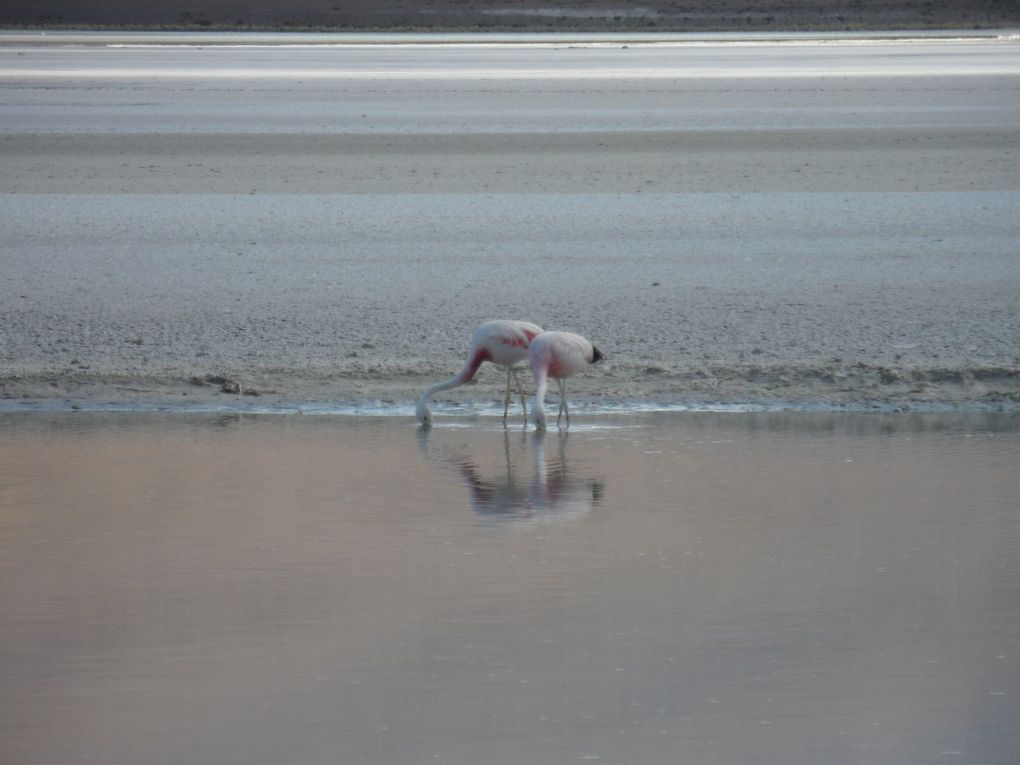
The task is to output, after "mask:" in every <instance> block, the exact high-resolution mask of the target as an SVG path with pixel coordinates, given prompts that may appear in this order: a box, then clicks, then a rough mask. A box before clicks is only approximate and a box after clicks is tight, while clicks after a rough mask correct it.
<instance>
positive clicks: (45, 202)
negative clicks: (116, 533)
mask: <svg viewBox="0 0 1020 765" xmlns="http://www.w3.org/2000/svg"><path fill="white" fill-rule="evenodd" d="M112 39H113V40H115V39H116V38H112ZM752 42H753V44H747V45H744V44H738V43H733V42H719V41H716V42H709V43H705V42H703V43H700V44H688V45H683V44H677V43H675V42H674V43H661V42H660V43H657V44H655V45H647V46H642V45H634V44H630V45H629V47H626V48H625V47H623V45H622V44H621V45H617V46H614V45H609V44H599V45H582V46H579V47H573V48H572V47H571V46H569V45H568V44H566V43H560V44H556V45H521V44H518V45H503V46H499V45H496V46H488V47H484V46H483V47H481V48H479V47H478V46H471V45H439V46H435V45H433V46H425V47H422V46H413V45H412V46H408V45H399V46H387V45H372V46H350V45H347V46H339V47H335V46H334V47H330V46H322V45H319V46H315V47H296V48H292V47H279V46H262V47H256V48H245V47H242V48H228V47H222V46H209V47H196V48H173V47H170V48H167V47H145V46H142V47H129V48H110V47H105V46H104V45H102V44H92V45H88V46H80V45H70V46H64V45H53V44H52V43H49V44H47V45H46V46H45V47H42V46H34V45H32V44H29V43H25V42H23V40H22V39H21V38H16V39H13V41H12V40H8V39H5V40H4V45H3V46H0V87H2V88H3V91H4V93H5V94H6V95H7V97H6V98H5V99H4V100H3V101H2V103H0V146H2V147H3V150H2V152H0V172H2V174H3V177H4V191H5V194H4V195H3V196H0V220H2V221H3V224H4V225H3V227H2V228H3V231H2V233H0V239H2V246H3V251H2V254H0V259H2V265H3V272H4V277H5V278H4V279H3V280H0V395H2V396H3V400H4V401H5V402H6V403H5V404H4V406H5V407H7V408H10V407H11V406H15V407H16V406H18V405H20V402H22V401H40V400H41V401H48V402H59V403H60V404H61V405H66V406H82V405H91V404H96V403H97V402H99V403H103V402H105V403H107V404H111V405H122V404H125V403H131V402H134V403H136V404H138V405H139V406H146V407H147V406H184V407H186V406H191V405H194V404H195V403H198V404H200V405H207V404H216V403H223V404H225V405H228V406H241V405H244V404H245V402H246V401H247V399H246V398H245V397H243V396H241V397H237V396H235V395H234V394H231V393H223V392H222V389H223V388H224V387H225V388H227V389H228V390H234V391H236V390H240V391H241V392H242V393H243V392H247V393H250V394H259V400H260V402H295V401H296V402H308V401H332V402H345V403H352V402H353V403H359V402H360V403H366V402H368V403H371V402H382V403H383V404H386V405H389V404H393V405H397V406H406V405H407V404H409V403H410V402H411V401H413V399H414V398H415V396H416V395H417V393H418V392H419V391H420V390H421V389H422V388H424V387H425V386H426V385H428V384H429V383H430V382H432V381H434V380H435V379H438V378H439V377H441V376H446V375H448V374H450V373H452V372H453V371H455V370H456V369H457V368H459V366H460V364H461V362H462V356H463V354H464V352H465V348H464V345H465V343H466V338H467V337H468V335H469V333H470V330H471V328H472V327H473V326H474V325H476V324H477V323H479V322H481V321H484V320H486V319H490V318H498V317H517V318H525V319H528V320H531V321H535V322H537V323H539V324H541V325H543V326H545V327H547V328H550V329H552V328H555V329H571V330H574V331H579V332H581V333H582V334H585V335H587V336H589V337H591V338H592V339H593V340H595V341H596V343H597V344H598V345H599V347H600V348H602V349H603V350H604V352H605V353H606V354H607V356H608V358H609V363H608V364H606V365H604V366H602V367H601V368H599V369H598V373H597V374H595V373H593V374H591V375H589V376H587V377H586V378H583V379H579V380H578V381H577V382H576V383H575V384H574V385H573V389H574V391H575V392H576V394H577V395H579V396H581V397H583V398H586V399H587V400H590V401H595V402H597V401H603V402H605V403H619V402H628V401H648V400H652V401H658V402H665V403H671V404H673V403H677V402H681V403H683V402H690V403H692V404H705V403H719V402H730V403H732V402H739V403H760V402H766V403H768V402H773V403H775V402H793V403H794V404H801V405H805V406H819V405H820V406H848V405H849V406H872V405H874V406H892V407H925V406H933V405H934V406H938V405H951V406H953V405H964V406H979V407H980V406H993V407H1013V406H1015V405H1016V402H1017V400H1018V397H1020V373H1018V370H1020V351H1018V345H1017V341H1016V338H1017V337H1020V309H1018V305H1020V304H1018V301H1017V300H1016V296H1017V295H1018V294H1020V258H1018V257H1017V255H1016V246H1015V245H1016V241H1017V240H1018V238H1020V227H1018V224H1017V221H1018V220H1020V216H1018V214H1017V213H1018V212H1020V189H1018V185H1017V178H1020V131H1018V129H1017V127H1016V126H1017V125H1018V124H1020V45H1018V44H1017V43H1016V41H1015V39H1012V38H1006V37H1004V38H1000V39H995V38H990V39H981V40H974V39H971V40H966V39H963V40H924V41H913V42H903V41H893V40H868V41H856V42H855V41H852V40H846V39H843V40H840V41H838V42H836V43H832V42H825V41H823V40H817V39H808V38H805V39H803V40H800V41H797V42H796V43H789V42H785V43H780V42H771V43H770V42H767V41H762V40H754V41H752ZM224 382H226V383H227V384H226V385H224V384H223V383H224ZM499 383H500V378H499V375H498V374H497V373H495V372H483V373H482V375H481V376H480V384H479V385H477V386H473V387H471V388H466V389H460V390H458V391H455V392H453V393H451V394H450V395H449V396H448V397H447V398H446V401H448V402H449V403H451V404H454V405H459V404H477V405H485V404H487V403H488V402H490V401H491V400H492V399H493V398H494V397H495V396H496V395H498V393H497V388H498V386H499Z"/></svg>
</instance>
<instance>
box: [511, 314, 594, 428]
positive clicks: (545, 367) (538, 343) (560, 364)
mask: <svg viewBox="0 0 1020 765" xmlns="http://www.w3.org/2000/svg"><path fill="white" fill-rule="evenodd" d="M604 358H605V356H603V355H602V352H601V351H599V349H598V348H596V347H595V346H594V345H592V344H591V343H590V342H588V341H587V340H586V339H585V338H583V337H581V336H580V335H575V334H574V333H573V332H543V333H542V334H541V335H539V336H538V337H536V338H535V339H534V340H532V341H531V347H530V348H529V349H528V361H529V362H530V363H531V374H533V375H534V377H535V403H534V404H533V405H532V411H534V413H535V427H536V428H539V429H542V428H545V424H546V423H545V389H546V386H547V384H548V378H550V377H552V378H553V379H555V380H556V382H557V384H558V385H559V388H560V411H559V414H557V415H556V424H557V425H559V424H560V418H561V417H562V416H563V415H564V414H566V415H567V427H568V428H569V427H570V409H568V408H567V378H568V377H573V376H574V375H576V374H577V373H578V372H580V371H581V370H582V369H584V368H585V367H586V366H588V365H589V364H596V363H598V362H599V361H602V359H604Z"/></svg>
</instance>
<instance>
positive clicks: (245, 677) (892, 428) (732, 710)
mask: <svg viewBox="0 0 1020 765" xmlns="http://www.w3.org/2000/svg"><path fill="white" fill-rule="evenodd" d="M1018 465H1020V417H1017V416H1016V415H1003V414H985V415H946V414H923V415H922V414H909V415H889V414H883V415H863V414H837V415H833V414H821V413H808V414H803V413H790V412H785V413H674V414H667V413H660V414H656V415H631V416H603V417H594V416H589V417H587V418H579V419H578V421H577V422H575V423H574V427H573V429H572V430H571V431H570V432H569V434H567V433H560V432H556V431H552V432H550V433H548V434H547V435H545V437H544V438H543V437H539V436H537V435H536V434H534V433H533V432H522V431H521V430H520V429H519V426H518V427H517V428H511V429H510V430H507V431H504V430H503V429H502V428H501V427H499V426H498V423H497V421H496V420H494V419H492V418H480V419H467V418H461V419H456V418H447V419H445V420H444V421H443V422H441V423H440V425H439V427H436V428H435V429H434V430H433V431H432V432H431V433H429V434H427V435H426V434H423V433H421V432H420V431H418V430H416V428H415V427H414V425H413V424H411V423H409V422H408V420H406V419H403V418H394V417H376V418H357V417H348V416H328V415H321V414H320V415H312V416H308V415H306V416H301V415H247V414H154V413H148V414H137V413H135V414H124V413H120V414H100V413H85V414H81V413H79V414H73V413H57V414H42V413H33V414H23V415H15V414H7V415H0V651H2V652H3V658H2V661H0V710H2V714H0V761H2V762H24V763H33V764H37V765H48V764H50V763H68V762H72V761H73V762H79V761H81V762H101V763H104V764H105V765H116V764H119V763H125V764H126V763H132V764H134V763H141V762H144V763H174V765H179V764H182V763H211V762H215V763H245V764H246V765H250V764H251V763H281V762H286V763H325V762H331V763H361V762H364V763H387V764H392V765H398V764H401V763H421V762H437V763H443V762H445V763H464V764H465V765H467V764H473V763H479V762H485V763H521V762H578V761H586V762H591V761H596V762H609V763H624V762H635V763H676V762H692V763H726V764H727V765H729V764H730V763H786V764H790V763H793V764H796V763H805V765H807V764H811V765H815V764H816V763H876V764H878V763H881V764H882V765H889V764H890V763H932V762H935V763H937V762H960V763H988V764H992V763H995V764H996V765H998V764H1000V763H1006V762H1013V761H1014V758H1015V756H1016V753H1017V752H1018V751H1020V728H1018V727H1017V725H1016V720H1017V719H1020V617H1018V606H1020V557H1018V555H1017V550H1018V549H1020V511H1018V502H1017V500H1018V497H1020V491H1018V489H1020V485H1018V484H1020V481H1018V478H1017V474H1018V472H1017V467H1018Z"/></svg>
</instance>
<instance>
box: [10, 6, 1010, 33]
mask: <svg viewBox="0 0 1020 765" xmlns="http://www.w3.org/2000/svg"><path fill="white" fill-rule="evenodd" d="M1018 24H1020V6H1018V5H1017V4H1016V3H1010V2H989V3H983V4H978V3H974V2H970V1H969V0H932V2H925V3H916V2H912V1H911V0H858V1H857V2H830V3H819V2H812V1H810V0H785V1H782V0H762V1H761V2H756V3H746V2H741V1H740V0H684V2H677V1H675V0H666V1H658V0H642V2H626V0H624V1H623V2H613V1H612V0H561V1H560V2H546V1H543V0H515V2H512V3H511V2H505V3H499V2H484V1H482V2H473V3H464V2H457V1H456V0H417V1H416V2H414V1H412V2H405V1H404V0H347V1H346V2H338V0H297V1H296V2H280V1H279V0H276V1H275V2H274V1H273V0H270V2H264V3H258V4H256V5H255V6H254V7H253V5H252V4H251V3H249V2H245V1H244V0H214V1H213V2H207V1H200V0H182V2H177V3H173V4H167V3H163V2H158V0H107V1H106V2H104V3H101V4H93V3H88V4H76V3H68V2H66V1H65V0H9V1H8V2H6V3H4V4H3V6H2V8H0V26H6V27H23V28H36V29H70V28H87V29H102V30H110V29H145V30H159V31H202V30H205V31H214V30H239V31H240V30H246V31H315V32H324V31H327V32H328V31H336V32H350V31H428V32H454V31H479V30H481V31H504V32H529V31H530V32H549V31H553V32H595V31H645V32H651V31H659V32H678V31H713V30H718V31H744V32H755V31H768V30H863V29H937V28H960V29H964V28H970V29H975V28H994V27H1004V26H1007V27H1008V26H1014V25H1018Z"/></svg>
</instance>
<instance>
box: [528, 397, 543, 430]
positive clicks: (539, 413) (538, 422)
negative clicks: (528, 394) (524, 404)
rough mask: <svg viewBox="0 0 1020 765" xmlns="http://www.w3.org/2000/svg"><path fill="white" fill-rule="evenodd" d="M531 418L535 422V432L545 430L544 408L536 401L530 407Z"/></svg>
mask: <svg viewBox="0 0 1020 765" xmlns="http://www.w3.org/2000/svg"><path fill="white" fill-rule="evenodd" d="M531 414H532V418H533V419H534V422H535V430H545V428H546V422H545V407H544V406H542V402H541V401H538V400H537V399H536V401H535V403H534V404H533V405H532V407H531Z"/></svg>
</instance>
